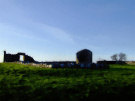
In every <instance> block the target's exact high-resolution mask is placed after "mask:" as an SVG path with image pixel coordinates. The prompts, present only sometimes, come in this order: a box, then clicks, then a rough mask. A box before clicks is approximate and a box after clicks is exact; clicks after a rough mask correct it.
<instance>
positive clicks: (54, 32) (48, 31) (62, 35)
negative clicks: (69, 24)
mask: <svg viewBox="0 0 135 101" xmlns="http://www.w3.org/2000/svg"><path fill="white" fill-rule="evenodd" d="M40 28H41V30H42V32H43V34H45V35H50V36H51V37H53V38H55V39H56V40H59V41H62V42H68V43H74V39H73V37H72V35H71V34H69V33H67V32H66V31H64V30H62V29H60V28H57V27H53V26H48V25H45V24H40Z"/></svg>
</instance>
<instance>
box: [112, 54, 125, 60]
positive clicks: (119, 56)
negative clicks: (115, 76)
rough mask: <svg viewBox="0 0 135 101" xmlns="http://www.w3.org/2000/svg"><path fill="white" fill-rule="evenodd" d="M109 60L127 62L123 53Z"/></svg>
mask: <svg viewBox="0 0 135 101" xmlns="http://www.w3.org/2000/svg"><path fill="white" fill-rule="evenodd" d="M111 59H112V60H113V61H126V60H127V56H126V54H125V53H119V54H114V55H112V56H111Z"/></svg>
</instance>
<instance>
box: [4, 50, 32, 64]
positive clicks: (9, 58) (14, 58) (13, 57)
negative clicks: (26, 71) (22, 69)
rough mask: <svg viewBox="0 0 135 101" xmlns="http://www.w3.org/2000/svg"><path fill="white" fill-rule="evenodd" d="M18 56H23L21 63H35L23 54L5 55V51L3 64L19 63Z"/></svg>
mask: <svg viewBox="0 0 135 101" xmlns="http://www.w3.org/2000/svg"><path fill="white" fill-rule="evenodd" d="M20 55H22V56H24V60H23V62H35V60H34V59H33V58H32V57H31V56H28V55H26V54H25V53H17V54H7V53H6V51H4V62H19V61H20Z"/></svg>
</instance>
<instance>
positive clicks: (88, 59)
mask: <svg viewBox="0 0 135 101" xmlns="http://www.w3.org/2000/svg"><path fill="white" fill-rule="evenodd" d="M20 56H23V61H21V60H20ZM4 62H22V63H26V64H27V63H32V64H33V65H34V66H40V67H45V68H89V69H108V68H109V65H108V64H106V63H104V62H103V63H102V62H101V63H96V64H95V63H92V52H91V51H90V50H88V49H83V50H80V51H79V52H77V53H76V62H75V61H53V62H38V61H35V60H34V59H33V58H32V57H31V56H28V55H26V54H25V53H17V54H7V53H6V51H4Z"/></svg>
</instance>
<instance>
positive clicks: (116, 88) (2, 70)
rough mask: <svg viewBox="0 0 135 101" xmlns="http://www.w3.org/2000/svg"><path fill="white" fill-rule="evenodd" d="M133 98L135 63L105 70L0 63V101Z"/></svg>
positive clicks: (110, 100)
mask: <svg viewBox="0 0 135 101" xmlns="http://www.w3.org/2000/svg"><path fill="white" fill-rule="evenodd" d="M101 99H103V100H108V101H117V100H118V101H120V100H122V101H123V100H127V101H129V100H130V101H134V100H135V66H134V65H110V69H107V70H90V69H71V68H69V69H54V68H53V69H47V68H38V67H33V66H28V65H21V64H14V63H2V64H0V101H25V100H29V101H55V100H58V101H90V100H92V101H93V100H101Z"/></svg>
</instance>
